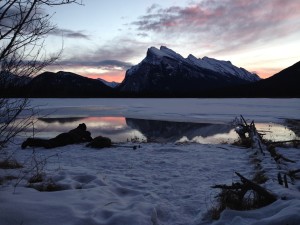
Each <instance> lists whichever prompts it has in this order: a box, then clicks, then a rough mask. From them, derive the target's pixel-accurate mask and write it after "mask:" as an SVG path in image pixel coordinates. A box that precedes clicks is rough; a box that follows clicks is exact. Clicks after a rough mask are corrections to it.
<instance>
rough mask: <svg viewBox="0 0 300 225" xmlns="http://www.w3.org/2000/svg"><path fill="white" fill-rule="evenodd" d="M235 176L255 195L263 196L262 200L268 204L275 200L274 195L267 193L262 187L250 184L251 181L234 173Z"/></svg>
mask: <svg viewBox="0 0 300 225" xmlns="http://www.w3.org/2000/svg"><path fill="white" fill-rule="evenodd" d="M235 174H236V175H238V176H239V177H240V179H241V181H242V182H243V183H244V184H245V185H247V186H249V188H250V189H252V190H253V191H255V192H256V193H258V194H259V195H260V196H263V197H264V198H266V200H267V201H269V202H274V201H276V199H277V198H276V196H275V195H274V194H272V193H270V192H268V191H267V190H266V189H264V188H263V187H261V186H259V185H258V184H256V183H254V182H252V181H251V180H248V179H247V178H245V177H244V176H242V175H241V174H239V173H238V172H235Z"/></svg>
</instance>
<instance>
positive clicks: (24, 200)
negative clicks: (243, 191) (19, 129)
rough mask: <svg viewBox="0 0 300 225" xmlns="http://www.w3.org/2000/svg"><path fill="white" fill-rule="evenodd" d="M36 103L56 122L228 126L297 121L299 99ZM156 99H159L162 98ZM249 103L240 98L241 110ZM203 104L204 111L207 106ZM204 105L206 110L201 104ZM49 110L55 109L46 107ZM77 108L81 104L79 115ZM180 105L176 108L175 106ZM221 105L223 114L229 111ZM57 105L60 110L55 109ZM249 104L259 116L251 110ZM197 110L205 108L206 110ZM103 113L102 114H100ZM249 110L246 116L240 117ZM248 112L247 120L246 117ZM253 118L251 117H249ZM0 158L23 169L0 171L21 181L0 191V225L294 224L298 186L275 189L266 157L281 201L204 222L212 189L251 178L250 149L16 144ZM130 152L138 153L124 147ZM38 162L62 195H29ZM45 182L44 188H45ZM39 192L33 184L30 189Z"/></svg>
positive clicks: (291, 153)
mask: <svg viewBox="0 0 300 225" xmlns="http://www.w3.org/2000/svg"><path fill="white" fill-rule="evenodd" d="M34 101H36V102H35V103H38V105H40V113H41V114H42V115H43V114H44V113H45V114H47V113H49V112H53V113H51V116H53V117H59V116H63V115H70V114H72V115H74V116H80V115H91V114H92V115H95V116H99V115H112V113H113V115H115V116H119V115H122V116H130V117H133V118H134V116H136V118H148V119H149V118H153V119H167V120H172V121H174V120H178V121H193V122H198V121H210V122H214V123H227V122H229V121H231V120H232V119H234V118H230V117H232V116H233V115H235V116H239V115H240V114H242V115H246V116H245V117H246V118H248V119H250V120H252V119H255V120H256V121H262V122H267V121H269V122H278V121H281V122H282V121H284V120H285V119H287V118H292V119H299V114H298V113H299V99H291V100H287V101H284V99H283V100H282V99H279V100H276V101H275V102H270V100H268V99H262V100H261V101H258V103H255V100H250V103H249V102H248V103H244V104H245V105H243V104H242V105H241V104H240V103H239V102H238V101H233V102H232V100H229V99H227V100H225V101H224V103H222V104H221V100H218V99H216V100H213V101H209V100H203V99H202V100H201V99H200V100H198V99H179V100H177V101H176V100H175V99H167V100H165V101H164V102H160V101H156V100H151V99H150V100H149V99H148V100H141V101H134V100H131V99H129V100H125V101H124V100H123V99H120V100H117V101H115V102H114V101H111V100H110V99H107V100H103V101H102V100H101V101H100V102H99V100H93V99H92V100H91V101H90V102H89V101H87V100H86V99H82V100H76V104H74V102H73V103H71V101H66V102H65V103H63V102H62V101H63V100H62V101H61V102H59V101H58V104H57V105H55V102H54V100H53V103H51V101H50V104H48V105H43V106H42V105H41V104H40V103H41V102H39V101H45V100H39V99H38V100H36V99H35V100H34ZM161 101H162V100H161ZM244 101H246V100H243V101H242V102H244ZM209 102H210V103H209ZM204 103H206V105H207V104H208V105H209V104H211V105H212V106H211V107H206V108H205V107H204V106H205V104H204ZM51 104H53V105H51ZM76 105H78V106H79V105H83V106H84V107H85V109H87V112H86V111H85V110H82V107H78V106H76ZM178 105H180V107H178ZM228 105H229V106H230V107H228ZM62 106H63V107H62ZM254 106H256V108H255V107H254ZM203 107H204V108H203ZM99 109H100V110H99ZM247 109H249V110H248V113H247ZM249 111H250V112H249ZM251 116H252V117H251ZM21 142H22V140H17V142H16V143H17V144H18V145H10V146H9V147H8V149H7V150H6V151H7V152H8V154H9V153H12V152H15V154H14V156H15V157H16V159H17V160H18V161H19V162H21V163H22V164H24V165H25V167H24V168H22V169H18V170H0V171H1V176H2V177H5V176H9V175H14V176H16V177H19V178H20V177H23V175H24V177H23V179H21V182H20V183H19V184H18V185H17V187H16V188H15V187H14V185H15V183H16V180H7V181H5V182H4V184H3V185H2V186H1V187H0V222H1V223H0V224H4V225H6V224H7V225H8V224H10V225H11V224H12V225H13V224H42V225H43V224H53V223H55V224H72V225H74V224H76V225H77V224H241V225H244V224H245V225H246V224H247V225H248V224H275V225H276V224H278V225H279V224H295V225H296V224H299V221H300V215H299V211H300V195H299V190H300V184H299V182H298V181H296V182H295V183H294V185H291V186H290V187H289V188H288V189H287V188H284V187H282V186H280V185H278V184H277V177H276V176H277V174H276V171H277V168H276V165H275V164H274V162H272V159H271V158H270V157H266V158H262V159H261V160H262V165H263V169H264V170H265V172H266V173H267V174H268V175H269V176H270V179H269V181H268V182H267V183H266V184H265V185H264V186H265V187H266V188H267V189H268V190H270V191H272V192H273V193H275V194H276V195H277V196H278V198H279V200H277V201H276V202H274V203H273V204H271V205H269V206H266V207H264V208H261V209H257V210H251V211H242V212H239V211H232V210H229V209H226V210H225V211H224V212H223V213H222V215H221V218H220V220H219V221H212V220H210V219H209V217H208V215H207V212H208V211H209V209H210V208H211V207H212V206H213V205H214V204H215V199H214V197H215V196H216V195H217V194H218V192H219V191H218V190H214V189H211V186H213V185H215V184H231V183H232V182H233V181H238V180H239V179H238V178H237V177H236V176H235V174H234V172H239V173H241V174H243V175H244V176H245V177H252V176H253V174H254V173H255V165H253V164H252V163H251V157H253V154H254V152H253V150H252V149H245V148H241V147H236V146H232V145H228V144H222V145H220V144H218V145H212V144H206V145H204V144H196V143H187V144H178V143H166V144H160V143H143V144H141V148H139V149H137V150H136V151H134V150H132V149H128V148H124V147H117V148H112V149H102V150H93V149H89V148H87V147H85V145H84V144H80V145H70V146H66V147H61V148H57V149H54V150H51V151H49V150H45V149H41V148H36V149H34V150H32V149H28V150H21V148H20V145H19V144H20V143H21ZM128 145H135V144H134V143H128ZM279 151H280V153H282V154H283V155H285V156H286V157H289V158H291V159H294V160H297V163H296V164H291V165H290V164H289V165H287V166H289V167H292V168H293V169H299V168H300V164H299V149H296V148H288V149H286V148H280V149H279ZM33 155H34V158H35V159H36V160H37V161H41V162H42V161H43V160H44V159H47V160H46V162H45V164H41V165H42V167H43V168H42V171H43V172H44V173H45V174H44V179H45V181H47V182H48V183H51V182H52V183H55V184H57V185H59V187H61V189H62V190H60V191H56V192H39V191H37V190H35V189H33V188H28V182H27V180H28V179H29V178H30V176H32V171H29V170H30V168H33V166H34V165H35V163H34V159H33ZM47 182H46V183H47ZM36 185H37V186H38V185H39V184H36Z"/></svg>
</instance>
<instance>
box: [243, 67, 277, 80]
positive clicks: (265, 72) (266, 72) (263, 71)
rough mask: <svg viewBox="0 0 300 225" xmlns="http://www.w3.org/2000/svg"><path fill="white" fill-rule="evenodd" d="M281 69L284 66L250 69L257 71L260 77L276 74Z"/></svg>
mask: <svg viewBox="0 0 300 225" xmlns="http://www.w3.org/2000/svg"><path fill="white" fill-rule="evenodd" d="M281 70H283V69H282V68H257V69H251V70H249V71H255V72H254V73H256V74H257V75H258V76H259V77H260V78H262V79H266V78H269V77H271V76H273V75H275V74H276V73H278V72H280V71H281Z"/></svg>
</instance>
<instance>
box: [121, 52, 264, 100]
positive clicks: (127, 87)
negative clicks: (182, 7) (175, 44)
mask: <svg viewBox="0 0 300 225" xmlns="http://www.w3.org/2000/svg"><path fill="white" fill-rule="evenodd" d="M258 80H260V78H259V77H258V76H257V75H256V74H252V73H250V72H248V71H247V70H245V69H243V68H238V67H236V66H234V65H232V64H231V62H229V61H220V60H216V59H213V58H208V57H204V58H203V59H197V58H196V57H194V56H193V55H189V56H188V57H187V58H183V57H182V56H181V55H179V54H178V53H176V52H174V51H173V50H171V49H169V48H167V47H164V46H162V47H160V49H157V48H155V47H151V48H149V49H148V51H147V55H146V57H145V58H144V59H143V60H142V61H141V62H140V63H139V64H138V65H136V66H133V67H132V68H130V69H129V70H127V72H126V75H125V79H124V81H123V82H122V83H121V84H120V85H119V86H118V90H120V91H121V92H123V93H133V94H136V95H149V96H153V95H154V96H170V97H173V96H174V97H180V96H186V95H188V96H189V95H190V96H199V94H202V93H203V92H207V91H211V90H215V89H219V88H223V87H232V86H235V85H239V84H247V83H252V82H256V81H258Z"/></svg>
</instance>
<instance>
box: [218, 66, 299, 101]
mask: <svg viewBox="0 0 300 225" xmlns="http://www.w3.org/2000/svg"><path fill="white" fill-rule="evenodd" d="M216 95H223V96H224V97H279V98H282V97H293V98H295V97H298V98H299V97H300V61H299V62H297V63H295V64H294V65H292V66H290V67H288V68H286V69H284V70H282V71H280V72H279V73H277V74H275V75H273V76H271V77H269V78H267V79H264V80H260V81H258V82H255V83H251V84H247V85H241V86H236V87H235V88H234V89H226V90H225V89H224V90H219V91H218V93H216Z"/></svg>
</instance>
